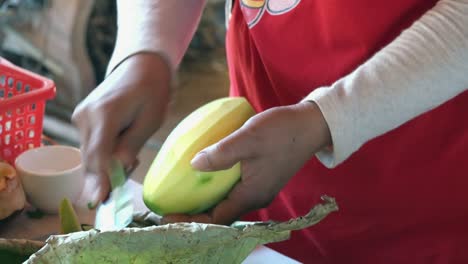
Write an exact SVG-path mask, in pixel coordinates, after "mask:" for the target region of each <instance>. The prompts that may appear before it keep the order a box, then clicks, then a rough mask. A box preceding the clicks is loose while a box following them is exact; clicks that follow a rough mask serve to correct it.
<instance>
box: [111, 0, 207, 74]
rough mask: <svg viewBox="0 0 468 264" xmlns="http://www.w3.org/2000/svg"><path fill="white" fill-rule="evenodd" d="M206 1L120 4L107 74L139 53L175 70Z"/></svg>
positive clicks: (125, 0)
mask: <svg viewBox="0 0 468 264" xmlns="http://www.w3.org/2000/svg"><path fill="white" fill-rule="evenodd" d="M205 3H206V0H189V1H186V0H169V1H165V0H118V1H117V14H118V16H117V17H118V19H117V26H118V30H117V40H116V44H115V49H114V52H113V54H112V57H111V60H110V62H109V65H108V68H107V72H108V73H109V72H111V71H112V70H113V69H114V68H115V67H116V66H117V65H118V64H120V63H121V62H122V61H123V60H125V59H126V58H128V57H129V56H131V55H133V54H136V53H139V52H157V53H159V54H161V55H162V56H163V57H165V59H166V60H167V61H168V63H169V64H170V67H171V69H172V70H175V69H176V68H177V66H178V64H179V63H180V61H181V59H182V57H183V55H184V53H185V51H186V50H187V47H188V45H189V43H190V40H191V39H192V37H193V34H194V33H195V30H196V28H197V25H198V23H199V21H200V17H201V14H202V11H203V8H204V6H205Z"/></svg>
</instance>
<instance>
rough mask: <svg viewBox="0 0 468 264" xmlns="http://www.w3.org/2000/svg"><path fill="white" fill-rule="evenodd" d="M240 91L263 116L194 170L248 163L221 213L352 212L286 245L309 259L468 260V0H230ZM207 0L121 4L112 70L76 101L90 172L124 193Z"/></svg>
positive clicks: (233, 70) (282, 248)
mask: <svg viewBox="0 0 468 264" xmlns="http://www.w3.org/2000/svg"><path fill="white" fill-rule="evenodd" d="M227 4H228V6H229V7H230V8H228V11H229V12H228V19H229V21H228V24H227V25H228V29H227V36H226V50H227V52H226V53H227V59H228V67H229V76H230V95H231V96H244V97H246V98H247V99H248V100H249V102H250V103H251V104H252V105H253V106H254V108H255V110H256V111H257V112H258V114H257V115H255V116H254V117H253V118H251V119H250V120H249V121H248V122H247V123H246V124H245V125H244V126H243V127H242V128H240V129H239V130H237V131H235V132H234V133H232V134H231V135H229V136H228V137H226V138H224V139H223V140H221V141H220V142H218V143H216V144H214V145H213V146H210V147H208V148H207V149H205V150H203V151H201V152H200V153H198V154H197V155H196V156H195V157H194V159H193V160H192V165H193V166H194V167H195V168H197V169H200V170H208V171H209V170H219V169H224V168H228V167H230V166H232V165H233V164H235V163H236V162H238V161H240V162H241V167H242V176H241V181H240V182H239V183H238V184H237V185H236V186H235V187H234V189H233V190H232V191H231V192H230V194H229V195H228V197H227V198H226V199H225V200H223V201H221V202H220V203H219V204H218V205H217V206H216V207H215V208H213V209H212V210H210V211H209V212H206V213H203V214H199V215H195V216H187V215H171V216H168V217H166V218H165V221H167V222H174V221H198V222H210V223H218V224H229V223H231V222H232V221H234V220H236V219H238V218H239V217H242V218H243V219H245V220H286V219H290V218H293V217H297V216H300V215H303V214H305V213H306V212H308V210H309V209H310V208H311V207H312V206H313V205H314V204H316V203H318V202H319V201H320V196H322V195H323V194H326V195H329V196H332V197H335V198H336V200H337V203H338V206H339V208H340V210H339V211H338V212H336V213H333V214H331V215H329V216H328V217H327V218H326V219H324V220H323V221H322V222H320V223H319V224H317V225H315V226H312V227H310V228H308V229H305V230H302V231H298V232H294V233H293V234H292V237H291V239H289V240H287V241H285V242H280V243H273V244H271V245H269V246H271V247H272V248H273V249H275V250H278V251H279V252H281V253H284V254H286V255H287V256H290V257H292V258H294V259H297V260H299V261H302V262H304V263H467V262H468V253H467V251H466V245H468V228H467V223H468V206H467V204H468V195H467V194H466V193H467V186H468V162H467V158H468V119H467V118H466V116H467V113H468V92H466V89H467V87H468V74H467V73H468V26H467V25H468V1H467V0H439V1H437V0H395V1H380V2H376V1H370V0H352V1H310V0H282V1H280V0H236V1H233V2H231V1H229V2H228V3H227ZM204 5H205V1H203V0H192V1H183V0H171V1H163V0H152V1H151V0H138V1H125V0H120V1H118V36H117V41H116V46H115V50H114V53H113V56H112V59H111V61H110V63H109V68H108V69H109V70H108V75H107V78H106V79H105V80H104V81H103V82H102V83H101V84H100V85H99V86H98V87H97V88H96V89H95V90H94V91H93V92H92V93H91V94H90V95H89V96H88V97H87V98H86V99H85V100H83V102H81V103H80V105H79V106H78V107H77V108H76V110H75V113H74V115H73V122H74V123H75V124H76V125H77V127H78V128H79V130H80V135H81V142H82V149H83V153H84V158H85V162H86V166H87V169H88V170H89V171H90V172H93V173H95V174H96V175H98V176H97V177H96V181H97V183H96V184H97V186H98V188H99V190H100V191H99V195H98V196H97V197H96V199H97V200H102V199H104V198H105V196H106V194H107V193H108V192H109V181H108V178H107V172H106V171H107V166H108V163H109V159H110V157H111V156H112V155H116V156H117V157H118V158H119V159H121V160H122V161H123V163H124V164H125V165H126V166H127V167H131V166H132V164H133V163H134V162H135V160H136V156H137V153H138V151H139V150H140V148H141V147H142V145H143V144H144V143H145V141H146V140H147V139H148V137H150V135H152V134H153V133H154V132H155V131H156V130H157V128H158V127H159V126H160V124H161V122H162V121H163V118H164V115H165V112H166V108H167V103H168V101H169V97H170V93H171V91H170V89H171V88H170V86H171V85H170V84H171V79H172V74H173V73H174V72H175V71H176V70H177V66H178V64H179V63H180V60H181V58H182V56H183V54H184V52H185V50H186V49H187V46H188V44H189V42H190V39H191V38H192V36H193V33H194V31H195V30H196V27H197V24H198V21H199V19H200V16H201V14H202V11H203V8H204Z"/></svg>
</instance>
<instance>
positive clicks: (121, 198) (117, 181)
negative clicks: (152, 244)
mask: <svg viewBox="0 0 468 264" xmlns="http://www.w3.org/2000/svg"><path fill="white" fill-rule="evenodd" d="M110 172H111V173H110V182H111V188H112V190H111V193H110V195H109V198H108V199H107V201H105V202H103V203H101V204H100V205H99V206H98V208H97V211H96V220H95V225H94V227H95V228H96V229H99V230H100V231H110V230H119V229H122V228H125V227H126V226H128V225H129V224H130V223H131V222H132V218H133V199H132V193H131V190H130V188H129V186H128V182H127V181H126V178H127V177H126V174H125V170H124V167H123V165H122V163H121V162H120V161H118V160H117V159H113V160H112V162H111V171H110Z"/></svg>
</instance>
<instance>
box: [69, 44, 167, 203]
mask: <svg viewBox="0 0 468 264" xmlns="http://www.w3.org/2000/svg"><path fill="white" fill-rule="evenodd" d="M170 80H171V72H170V69H169V67H168V64H167V63H166V62H165V61H164V60H163V59H162V57H161V56H159V55H157V54H150V53H140V54H136V55H133V56H131V57H129V58H127V59H126V60H125V61H123V62H122V63H121V64H120V65H119V66H118V67H117V68H116V69H115V70H114V71H113V72H112V73H111V74H110V75H109V76H108V77H107V78H106V79H105V80H104V81H103V82H102V83H101V84H100V85H99V86H98V87H97V88H96V89H94V90H93V91H92V92H91V93H90V94H89V95H88V96H87V97H86V98H85V99H84V100H83V101H82V102H81V103H80V104H79V105H78V106H77V107H76V109H75V111H74V113H73V116H72V121H73V123H74V124H75V125H76V126H77V127H78V129H79V134H80V140H81V150H82V152H83V158H84V163H85V166H86V169H87V172H89V173H90V174H89V175H91V176H92V177H96V178H95V179H94V182H95V191H94V192H95V193H94V197H93V198H92V201H90V202H91V203H93V204H94V205H96V204H97V203H98V202H100V201H104V200H105V199H106V197H107V196H108V194H109V191H110V182H109V175H108V169H109V165H110V161H111V158H112V157H116V158H117V159H119V160H120V161H121V162H122V163H123V164H124V166H125V168H127V169H128V168H130V167H132V166H133V165H134V164H135V163H136V161H137V159H136V157H137V154H138V152H139V151H140V149H141V147H142V146H143V145H144V143H145V142H146V140H147V139H148V138H149V137H150V136H151V135H152V134H153V133H154V132H155V131H156V130H157V129H158V128H159V126H160V125H161V123H162V122H163V119H164V115H165V111H166V109H167V105H168V101H169V89H170Z"/></svg>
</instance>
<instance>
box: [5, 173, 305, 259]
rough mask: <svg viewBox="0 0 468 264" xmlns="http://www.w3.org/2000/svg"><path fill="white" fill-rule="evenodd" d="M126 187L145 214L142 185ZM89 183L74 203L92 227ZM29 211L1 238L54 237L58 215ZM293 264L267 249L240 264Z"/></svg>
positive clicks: (9, 225) (11, 223) (9, 223)
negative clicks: (34, 214)
mask: <svg viewBox="0 0 468 264" xmlns="http://www.w3.org/2000/svg"><path fill="white" fill-rule="evenodd" d="M128 184H129V186H130V188H131V189H132V190H133V192H134V193H135V195H134V200H133V203H134V206H135V210H136V211H148V208H147V207H146V206H145V205H144V203H143V200H142V199H141V197H142V185H141V184H139V183H137V182H135V181H133V180H129V182H128ZM91 188H92V187H91V184H90V183H89V182H87V183H86V184H85V189H84V190H83V193H82V195H81V198H80V200H79V201H77V202H76V204H75V210H76V211H77V215H78V218H79V220H80V222H81V223H82V224H91V225H92V224H94V216H95V211H94V210H88V209H87V207H86V204H87V201H88V197H89V194H90V193H91ZM30 209H31V208H30V207H29V206H27V207H26V208H25V210H23V212H22V213H21V214H18V215H16V216H14V217H13V218H11V219H9V220H8V221H7V222H6V223H3V224H1V225H0V237H1V238H25V239H33V240H45V239H47V237H48V236H49V235H51V234H57V232H58V230H60V221H59V217H58V215H44V216H43V217H42V218H40V219H31V218H30V217H28V216H27V214H26V212H27V211H28V210H30ZM257 263H258V264H260V263H269V264H276V263H277V264H279V263H281V264H283V263H284V264H296V263H299V262H297V261H295V260H293V259H291V258H289V257H286V256H284V255H282V254H280V253H278V252H276V251H274V250H272V249H270V248H268V247H264V246H260V247H258V248H257V249H256V250H255V251H254V252H252V254H250V255H249V257H248V258H247V259H246V260H245V261H244V262H243V264H257Z"/></svg>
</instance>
